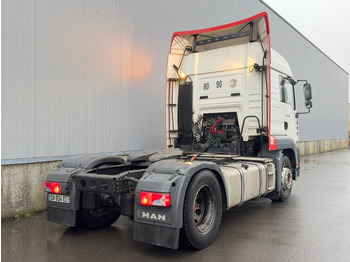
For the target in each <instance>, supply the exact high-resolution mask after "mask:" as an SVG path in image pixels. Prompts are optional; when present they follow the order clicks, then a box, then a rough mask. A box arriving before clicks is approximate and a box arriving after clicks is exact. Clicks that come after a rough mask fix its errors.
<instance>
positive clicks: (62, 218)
mask: <svg viewBox="0 0 350 262" xmlns="http://www.w3.org/2000/svg"><path fill="white" fill-rule="evenodd" d="M47 220H48V221H50V222H54V223H58V224H61V225H65V226H70V227H74V226H75V225H76V211H74V210H67V209H61V208H55V207H49V206H48V207H47Z"/></svg>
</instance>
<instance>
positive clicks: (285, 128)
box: [284, 122, 288, 130]
mask: <svg viewBox="0 0 350 262" xmlns="http://www.w3.org/2000/svg"><path fill="white" fill-rule="evenodd" d="M287 129H288V122H284V130H287Z"/></svg>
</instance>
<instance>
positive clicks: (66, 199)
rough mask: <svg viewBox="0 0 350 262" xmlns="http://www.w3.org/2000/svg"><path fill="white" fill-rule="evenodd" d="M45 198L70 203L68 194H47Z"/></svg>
mask: <svg viewBox="0 0 350 262" xmlns="http://www.w3.org/2000/svg"><path fill="white" fill-rule="evenodd" d="M47 198H48V200H49V201H51V202H60V203H66V204H69V203H70V196H65V195H56V194H48V196H47Z"/></svg>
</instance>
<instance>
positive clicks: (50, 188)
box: [43, 182, 61, 194]
mask: <svg viewBox="0 0 350 262" xmlns="http://www.w3.org/2000/svg"><path fill="white" fill-rule="evenodd" d="M43 190H44V191H45V192H50V193H55V194H59V193H60V192H61V188H60V183H57V182H44V183H43Z"/></svg>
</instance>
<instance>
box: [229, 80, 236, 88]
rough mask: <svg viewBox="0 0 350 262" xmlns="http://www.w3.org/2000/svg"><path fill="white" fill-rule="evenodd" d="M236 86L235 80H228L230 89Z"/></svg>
mask: <svg viewBox="0 0 350 262" xmlns="http://www.w3.org/2000/svg"><path fill="white" fill-rule="evenodd" d="M236 86H237V80H236V79H231V80H230V87H232V88H235V87H236Z"/></svg>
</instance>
